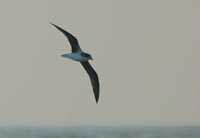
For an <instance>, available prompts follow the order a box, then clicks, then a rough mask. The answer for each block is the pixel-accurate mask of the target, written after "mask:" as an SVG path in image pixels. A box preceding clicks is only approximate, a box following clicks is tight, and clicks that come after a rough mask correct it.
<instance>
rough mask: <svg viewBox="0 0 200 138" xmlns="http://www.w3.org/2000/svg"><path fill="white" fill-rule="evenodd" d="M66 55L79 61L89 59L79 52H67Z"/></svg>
mask: <svg viewBox="0 0 200 138" xmlns="http://www.w3.org/2000/svg"><path fill="white" fill-rule="evenodd" d="M64 57H66V58H70V59H72V60H75V61H78V62H82V61H88V58H86V57H82V56H81V55H80V54H77V53H69V54H65V55H64Z"/></svg>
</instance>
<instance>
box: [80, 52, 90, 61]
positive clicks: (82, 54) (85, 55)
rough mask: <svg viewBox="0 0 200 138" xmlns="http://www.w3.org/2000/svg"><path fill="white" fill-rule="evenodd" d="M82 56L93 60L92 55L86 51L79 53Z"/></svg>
mask: <svg viewBox="0 0 200 138" xmlns="http://www.w3.org/2000/svg"><path fill="white" fill-rule="evenodd" d="M81 56H82V57H85V58H88V59H89V60H93V58H92V56H91V55H90V54H88V53H81Z"/></svg>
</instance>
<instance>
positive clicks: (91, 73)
mask: <svg viewBox="0 0 200 138" xmlns="http://www.w3.org/2000/svg"><path fill="white" fill-rule="evenodd" d="M81 64H82V65H83V67H84V69H85V70H86V72H87V73H88V75H89V76H90V80H91V84H92V88H93V91H94V96H95V100H96V102H98V100H99V79H98V75H97V73H96V72H95V70H94V69H93V68H92V66H91V65H90V63H89V62H88V61H86V62H81Z"/></svg>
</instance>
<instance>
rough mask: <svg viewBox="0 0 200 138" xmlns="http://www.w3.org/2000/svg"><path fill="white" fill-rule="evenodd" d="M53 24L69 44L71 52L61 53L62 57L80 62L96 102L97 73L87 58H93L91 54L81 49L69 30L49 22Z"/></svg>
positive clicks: (97, 92)
mask: <svg viewBox="0 0 200 138" xmlns="http://www.w3.org/2000/svg"><path fill="white" fill-rule="evenodd" d="M51 24H52V25H53V26H55V27H56V28H57V29H58V30H59V31H61V32H62V33H63V34H64V35H65V36H66V37H67V39H68V40H69V43H70V44H71V48H72V53H69V54H63V55H62V57H64V58H70V59H72V60H75V61H78V62H80V63H81V65H82V66H83V68H84V69H85V70H86V72H87V73H88V75H89V77H90V81H91V84H92V88H93V91H94V96H95V100H96V103H98V100H99V79H98V75H97V73H96V72H95V70H94V69H93V68H92V66H91V65H90V63H89V60H93V59H92V56H91V55H90V54H88V53H85V52H83V51H82V50H81V48H80V46H79V43H78V40H77V39H76V38H75V37H74V36H73V35H72V34H70V33H69V32H67V31H65V30H64V29H62V28H60V27H59V26H57V25H55V24H53V23H51Z"/></svg>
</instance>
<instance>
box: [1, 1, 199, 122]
mask: <svg viewBox="0 0 200 138" xmlns="http://www.w3.org/2000/svg"><path fill="white" fill-rule="evenodd" d="M199 13H200V1H197V0H123V1H122V0H121V1H120V0H98V1H97V0H34V1H33V0H17V1H9V0H1V2H0V18H1V22H0V64H1V66H0V67H1V69H0V84H1V87H0V125H12V124H14V125H17V124H22V125H23V124H25V125H32V124H33V125H127V124H128V125H137V124H139V125H144V124H145V125H199V124H200V108H199V107H200V100H199V99H200V84H199V83H200V62H199V59H200V54H199V52H200V39H199V36H200V16H199ZM50 22H53V23H55V24H57V25H58V26H60V27H62V28H64V29H66V30H67V31H69V32H71V33H72V34H74V35H75V36H76V37H77V38H78V39H79V43H80V45H81V47H82V49H83V50H84V51H86V52H88V53H91V54H92V56H93V58H94V61H91V62H90V63H91V64H92V66H93V67H94V68H95V69H96V71H97V72H98V75H99V79H100V86H101V88H100V99H99V103H98V104H96V103H95V99H94V95H93V92H92V87H91V85H90V81H89V77H88V75H87V74H86V72H85V71H84V69H83V68H82V67H81V65H80V64H79V63H78V62H74V61H71V60H69V59H64V58H62V57H61V56H60V55H61V54H63V53H65V52H67V53H68V52H71V47H70V44H69V42H68V40H67V39H66V38H65V36H64V35H63V34H62V33H60V32H59V31H58V30H56V29H55V28H54V27H53V26H51V25H50Z"/></svg>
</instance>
